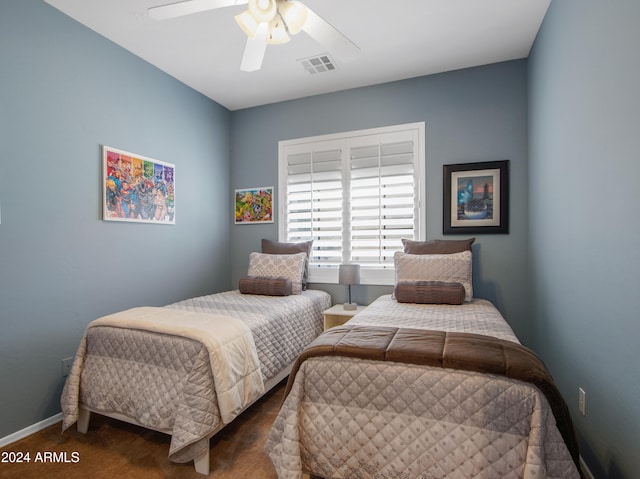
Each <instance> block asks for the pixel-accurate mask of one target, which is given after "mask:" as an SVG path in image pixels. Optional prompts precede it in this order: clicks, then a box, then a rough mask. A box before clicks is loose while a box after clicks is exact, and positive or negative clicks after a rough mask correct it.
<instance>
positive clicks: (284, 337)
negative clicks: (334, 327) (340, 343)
mask: <svg viewBox="0 0 640 479" xmlns="http://www.w3.org/2000/svg"><path fill="white" fill-rule="evenodd" d="M263 249H264V248H263ZM307 258H308V255H307V254H306V253H295V252H293V253H292V252H286V253H284V254H273V253H271V254H270V253H252V254H251V257H250V260H249V271H248V275H247V277H246V278H242V279H241V280H240V283H239V289H237V290H232V291H226V292H221V293H216V294H211V295H207V296H201V297H197V298H192V299H187V300H184V301H180V302H177V303H174V304H170V305H167V306H164V307H139V308H132V309H129V310H126V311H121V312H118V313H114V314H111V315H108V316H104V317H102V318H98V319H96V320H94V321H92V322H91V323H90V324H89V325H88V327H87V329H86V331H85V334H84V336H83V338H82V340H81V342H80V345H79V346H78V351H77V353H76V356H75V359H74V363H73V366H72V368H71V372H70V375H69V377H68V378H67V381H66V383H65V386H64V389H63V393H62V397H61V406H62V412H63V422H62V427H63V430H66V429H67V428H69V427H70V426H71V425H73V424H74V423H76V422H77V424H78V426H77V427H78V430H80V431H81V432H87V430H88V425H89V419H90V414H91V413H92V412H95V413H99V414H103V415H106V416H109V417H113V418H116V419H119V420H123V421H127V422H130V423H133V424H137V425H140V426H143V427H146V428H149V429H153V430H156V431H160V432H163V433H167V434H170V435H171V443H170V446H169V459H170V460H172V461H174V462H178V463H184V462H189V461H194V465H195V468H196V471H197V472H199V473H202V474H208V473H209V468H210V466H209V464H210V461H209V439H210V438H211V437H213V435H215V434H216V433H217V432H219V431H220V430H221V429H222V428H223V427H224V426H225V425H226V424H228V423H230V422H231V421H233V419H234V418H235V417H237V416H238V415H239V414H240V413H241V412H242V411H244V410H245V409H246V408H247V407H249V406H250V405H251V404H252V403H253V402H255V401H256V400H257V399H258V398H260V397H261V396H262V395H263V394H264V393H265V392H266V391H268V390H269V389H271V388H272V387H273V386H275V385H276V384H278V383H279V382H280V381H281V380H282V379H284V378H286V376H287V375H288V373H289V371H290V369H291V365H292V363H293V361H294V360H295V359H296V357H298V355H299V353H300V352H301V351H302V350H303V348H304V347H305V346H306V345H308V344H309V343H310V342H311V341H312V340H313V339H314V338H316V337H317V336H318V335H319V334H320V333H321V332H322V327H323V326H322V325H323V318H322V312H323V311H324V310H325V309H327V308H328V307H329V306H330V305H331V298H330V296H329V294H327V293H326V292H323V291H317V290H309V289H306V286H305V285H304V280H303V279H304V271H305V268H306V264H307Z"/></svg>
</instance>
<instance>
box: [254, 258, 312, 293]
mask: <svg viewBox="0 0 640 479" xmlns="http://www.w3.org/2000/svg"><path fill="white" fill-rule="evenodd" d="M306 261H307V254H306V253H296V254H264V253H251V254H250V255H249V271H248V272H247V276H249V277H251V276H265V277H268V278H288V279H289V281H291V294H300V293H301V292H302V276H303V275H304V267H305V264H306Z"/></svg>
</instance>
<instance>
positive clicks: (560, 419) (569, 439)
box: [285, 325, 580, 471]
mask: <svg viewBox="0 0 640 479" xmlns="http://www.w3.org/2000/svg"><path fill="white" fill-rule="evenodd" d="M317 356H345V357H353V358H362V359H372V360H376V361H394V362H402V363H410V364H420V365H425V366H434V367H441V368H451V369H463V370H467V371H476V372H481V373H488V374H497V375H502V376H506V377H508V378H511V379H516V380H520V381H526V382H528V383H531V384H533V385H535V386H536V387H537V388H538V389H540V391H542V393H543V394H544V395H545V397H546V398H547V401H548V402H549V405H550V406H551V409H552V411H553V414H554V416H555V419H556V424H557V426H558V430H559V431H560V433H561V434H562V437H563V439H564V441H565V443H566V445H567V448H568V450H569V453H570V454H571V456H572V458H573V460H574V462H575V463H576V466H578V470H579V471H580V467H579V455H578V454H579V452H578V442H577V439H576V436H575V431H574V429H573V423H572V421H571V416H570V414H569V409H568V408H567V405H566V403H565V401H564V399H563V398H562V395H561V394H560V391H558V388H557V387H556V385H555V383H554V381H553V378H552V377H551V374H549V372H548V371H547V368H546V367H545V365H544V363H543V362H542V360H541V359H539V358H538V357H537V356H536V355H535V353H533V351H531V350H530V349H528V348H526V347H524V346H522V345H520V344H517V343H514V342H511V341H505V340H503V339H498V338H493V337H490V336H483V335H479V334H469V333H455V332H444V331H430V330H422V329H409V328H393V327H382V326H358V325H343V326H339V327H336V328H332V329H330V330H328V331H325V332H324V333H323V334H322V335H320V336H319V337H318V338H317V339H316V340H315V341H313V342H312V343H311V344H309V346H307V348H306V349H305V350H304V351H303V352H302V354H301V355H300V356H299V357H298V359H297V361H296V362H295V364H294V365H293V369H292V370H291V375H290V376H289V381H288V383H287V388H286V392H285V397H286V395H287V394H288V393H289V391H290V390H291V387H292V386H293V382H294V380H295V375H296V373H297V371H298V369H300V365H301V364H302V363H303V362H304V361H305V360H306V359H308V358H312V357H317Z"/></svg>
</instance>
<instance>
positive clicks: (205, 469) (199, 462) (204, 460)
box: [193, 448, 210, 476]
mask: <svg viewBox="0 0 640 479" xmlns="http://www.w3.org/2000/svg"><path fill="white" fill-rule="evenodd" d="M193 465H194V466H195V467H196V472H197V473H198V474H204V475H205V476H208V475H209V472H210V470H209V449H208V448H207V450H206V451H205V452H203V453H202V454H200V455H199V456H196V457H195V458H194V459H193Z"/></svg>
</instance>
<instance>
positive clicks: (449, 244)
mask: <svg viewBox="0 0 640 479" xmlns="http://www.w3.org/2000/svg"><path fill="white" fill-rule="evenodd" d="M475 240H476V239H475V238H469V239H463V240H431V241H413V240H409V239H405V238H402V244H403V245H404V252H405V253H409V254H452V253H462V252H463V251H471V245H472V244H473V242H474V241H475Z"/></svg>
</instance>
